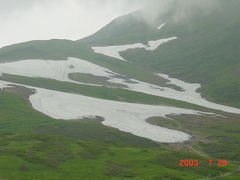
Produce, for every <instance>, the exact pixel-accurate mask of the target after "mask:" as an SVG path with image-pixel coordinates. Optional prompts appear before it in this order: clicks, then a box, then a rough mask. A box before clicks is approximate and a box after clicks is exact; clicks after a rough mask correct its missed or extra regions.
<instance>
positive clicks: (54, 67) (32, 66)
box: [0, 58, 117, 83]
mask: <svg viewBox="0 0 240 180" xmlns="http://www.w3.org/2000/svg"><path fill="white" fill-rule="evenodd" d="M0 73H5V74H12V75H20V76H27V77H41V78H49V79H55V80H58V81H69V82H75V81H72V80H70V79H69V78H68V75H69V73H86V74H92V75H95V76H104V77H109V76H111V75H112V74H117V73H114V72H112V71H111V70H109V69H106V68H103V67H101V66H98V65H95V64H93V63H90V62H88V61H85V60H82V59H77V58H68V60H37V59H34V60H30V59H29V60H21V61H16V62H10V63H2V64H0ZM75 83H76V82H75Z"/></svg>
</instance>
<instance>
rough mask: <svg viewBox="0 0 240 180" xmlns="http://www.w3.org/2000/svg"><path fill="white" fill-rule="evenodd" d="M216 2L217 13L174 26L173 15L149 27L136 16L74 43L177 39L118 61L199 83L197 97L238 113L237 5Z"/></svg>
mask: <svg viewBox="0 0 240 180" xmlns="http://www.w3.org/2000/svg"><path fill="white" fill-rule="evenodd" d="M219 2H220V8H216V9H215V10H213V11H212V12H211V13H207V14H205V13H203V14H199V15H198V16H194V17H191V18H186V19H184V20H182V21H179V22H176V21H175V19H174V15H173V14H174V12H168V16H164V18H162V21H159V22H158V24H155V25H154V26H148V25H147V24H146V23H145V22H144V21H143V19H142V21H141V15H140V12H135V13H134V14H130V15H126V16H123V17H120V18H119V19H117V20H114V21H113V22H112V23H110V24H109V25H108V26H106V27H105V28H103V29H102V30H100V31H99V32H97V33H96V34H94V35H93V36H90V37H87V38H85V39H83V40H80V41H79V42H85V43H88V44H89V45H92V46H95V45H102V46H104V45H106V44H108V45H114V44H123V43H125V44H129V43H136V42H146V41H147V40H157V39H160V38H168V37H172V36H177V37H178V40H175V41H172V42H169V43H166V44H164V45H162V46H161V47H159V48H158V49H157V50H155V51H154V52H149V51H146V50H144V49H135V50H128V51H126V52H122V53H121V55H122V56H123V57H124V58H125V59H128V60H130V61H132V62H134V63H136V64H138V65H139V64H141V65H142V66H144V67H149V68H150V69H152V71H154V72H163V73H167V74H170V75H172V76H174V77H177V78H180V79H183V80H186V81H188V82H198V83H201V84H202V85H203V88H202V89H201V92H203V93H204V95H205V96H207V98H209V99H211V100H213V101H215V102H218V103H222V104H228V105H232V106H236V107H240V78H239V77H240V71H239V69H240V58H239V57H240V51H239V49H240V18H239V10H240V2H239V1H237V0H230V1H222V0H219ZM171 13H172V14H171ZM137 14H138V18H135V22H134V20H133V19H134V17H136V16H137ZM164 22H165V23H166V25H165V26H164V27H163V28H162V29H161V30H160V31H159V30H157V28H156V27H157V25H159V24H161V23H164ZM134 32H135V33H134ZM104 34H110V36H109V37H106V36H104ZM146 39H147V40H146ZM101 43H102V44H101Z"/></svg>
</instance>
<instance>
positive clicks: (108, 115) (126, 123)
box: [30, 88, 213, 143]
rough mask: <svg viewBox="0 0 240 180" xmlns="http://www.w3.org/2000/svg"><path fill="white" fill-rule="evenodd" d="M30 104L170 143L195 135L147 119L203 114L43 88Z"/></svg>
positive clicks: (61, 115) (59, 116)
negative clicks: (97, 120) (102, 118)
mask: <svg viewBox="0 0 240 180" xmlns="http://www.w3.org/2000/svg"><path fill="white" fill-rule="evenodd" d="M30 102H31V103H32V105H33V107H34V108H35V109H36V110H38V111H40V112H42V113H44V114H46V115H48V116H50V117H53V118H56V119H65V120H72V119H81V118H83V117H93V116H101V117H104V119H105V120H104V121H103V122H102V123H103V124H104V125H106V126H110V127H114V128H117V129H119V130H121V131H124V132H129V133H132V134H134V135H137V136H140V137H145V138H148V139H151V140H153V141H157V142H168V143H174V142H182V141H186V140H189V138H190V137H191V136H190V135H188V134H186V133H184V132H181V131H177V130H171V129H167V128H163V127H159V126H154V125H151V124H149V123H147V122H146V119H147V118H149V117H152V116H162V117H165V116H166V115H170V114H199V115H201V114H202V113H203V112H200V111H194V110H189V109H182V108H175V107H167V106H152V105H143V104H131V103H123V102H116V101H110V100H102V99H96V98H92V97H86V96H82V95H75V94H69V93H63V92H57V91H51V90H46V89H40V88H36V94H34V95H32V96H31V97H30ZM203 114H204V113H203ZM206 114H209V115H210V114H211V113H206ZM211 115H213V114H211Z"/></svg>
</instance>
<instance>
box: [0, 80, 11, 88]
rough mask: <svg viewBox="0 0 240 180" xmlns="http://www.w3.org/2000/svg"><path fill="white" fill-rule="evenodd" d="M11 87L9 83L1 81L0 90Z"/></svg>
mask: <svg viewBox="0 0 240 180" xmlns="http://www.w3.org/2000/svg"><path fill="white" fill-rule="evenodd" d="M8 87H10V86H9V85H8V83H7V82H4V81H0V90H2V89H4V88H8Z"/></svg>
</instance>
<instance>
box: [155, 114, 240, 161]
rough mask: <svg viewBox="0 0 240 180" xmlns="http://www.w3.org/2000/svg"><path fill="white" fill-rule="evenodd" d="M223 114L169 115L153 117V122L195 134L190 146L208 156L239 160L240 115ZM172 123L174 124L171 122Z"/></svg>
mask: <svg viewBox="0 0 240 180" xmlns="http://www.w3.org/2000/svg"><path fill="white" fill-rule="evenodd" d="M222 115H223V116H217V117H215V116H213V117H205V116H196V115H182V116H177V115H176V116H175V115H171V116H169V118H171V119H172V120H169V119H165V121H163V120H164V119H163V118H154V121H152V122H153V123H154V124H157V125H161V126H164V127H168V128H174V129H178V130H182V131H185V132H187V133H189V134H192V135H195V139H198V140H197V141H194V140H193V143H192V144H191V146H193V148H194V149H197V150H199V151H200V152H204V153H205V154H207V155H208V156H210V157H214V158H218V159H227V160H229V161H238V162H240V157H239V153H240V143H239V142H240V133H239V132H240V131H239V129H240V123H239V122H240V115H230V114H222ZM173 123H174V124H173Z"/></svg>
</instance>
